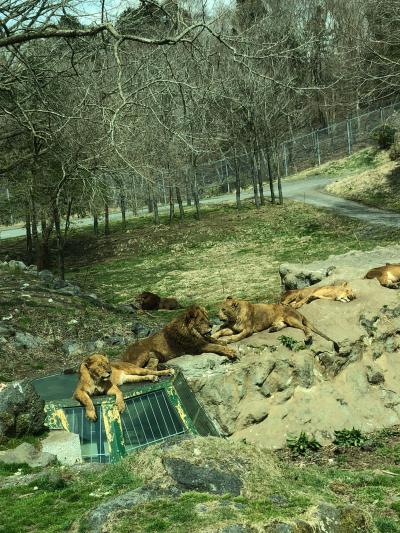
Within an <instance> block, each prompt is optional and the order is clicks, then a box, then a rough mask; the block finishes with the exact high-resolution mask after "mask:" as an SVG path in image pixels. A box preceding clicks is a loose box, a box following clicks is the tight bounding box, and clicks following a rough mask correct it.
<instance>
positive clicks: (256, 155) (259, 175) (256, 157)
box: [254, 152, 265, 205]
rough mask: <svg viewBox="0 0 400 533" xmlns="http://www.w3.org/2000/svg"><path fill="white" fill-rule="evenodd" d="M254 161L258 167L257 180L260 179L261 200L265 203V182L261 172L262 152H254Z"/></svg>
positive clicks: (262, 203)
mask: <svg viewBox="0 0 400 533" xmlns="http://www.w3.org/2000/svg"><path fill="white" fill-rule="evenodd" d="M254 163H255V165H256V169H257V181H258V190H259V192H260V202H261V205H265V198H264V184H263V179H262V172H261V154H260V152H258V153H254Z"/></svg>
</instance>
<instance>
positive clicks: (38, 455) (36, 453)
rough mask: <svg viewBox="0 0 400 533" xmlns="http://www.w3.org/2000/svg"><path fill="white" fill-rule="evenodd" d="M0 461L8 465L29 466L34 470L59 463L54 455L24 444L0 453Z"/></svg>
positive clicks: (26, 443)
mask: <svg viewBox="0 0 400 533" xmlns="http://www.w3.org/2000/svg"><path fill="white" fill-rule="evenodd" d="M0 461H1V462H2V463H6V464H25V463H26V464H27V465H29V466H30V467H32V468H38V467H40V468H43V467H45V466H49V465H50V464H53V463H55V462H56V461H57V457H56V456H55V455H53V454H52V453H47V452H42V451H40V450H37V449H36V448H35V447H34V446H32V444H29V443H28V442H23V443H22V444H20V445H19V446H17V447H16V448H14V449H12V450H5V451H0Z"/></svg>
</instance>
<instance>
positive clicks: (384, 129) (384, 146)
mask: <svg viewBox="0 0 400 533" xmlns="http://www.w3.org/2000/svg"><path fill="white" fill-rule="evenodd" d="M395 133H396V128H394V127H393V126H390V125H389V124H382V125H381V126H378V127H377V128H375V129H374V131H373V132H372V135H371V137H372V139H373V140H374V141H375V142H376V143H377V145H378V147H379V148H380V149H381V150H388V149H389V148H390V147H391V146H392V144H393V143H394V138H395Z"/></svg>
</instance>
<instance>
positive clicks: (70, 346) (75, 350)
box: [62, 340, 87, 356]
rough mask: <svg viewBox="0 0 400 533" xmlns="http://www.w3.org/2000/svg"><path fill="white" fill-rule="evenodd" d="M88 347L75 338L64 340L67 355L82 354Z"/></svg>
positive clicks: (64, 350)
mask: <svg viewBox="0 0 400 533" xmlns="http://www.w3.org/2000/svg"><path fill="white" fill-rule="evenodd" d="M85 348H87V347H85V346H83V345H82V344H80V343H79V342H78V341H75V340H67V341H65V342H64V344H63V346H62V350H63V352H64V353H65V354H66V355H69V356H74V355H82V354H83V353H85V352H86V349H85Z"/></svg>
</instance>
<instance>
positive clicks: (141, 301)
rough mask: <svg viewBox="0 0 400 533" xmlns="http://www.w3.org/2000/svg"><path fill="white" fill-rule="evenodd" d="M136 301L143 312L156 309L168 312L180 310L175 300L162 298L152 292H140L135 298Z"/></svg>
mask: <svg viewBox="0 0 400 533" xmlns="http://www.w3.org/2000/svg"><path fill="white" fill-rule="evenodd" d="M136 301H137V303H138V305H139V307H140V308H141V309H144V310H145V311H155V310H157V309H165V310H167V311H170V310H172V309H180V308H181V305H180V304H179V302H178V300H177V299H176V298H162V297H161V296H158V294H154V293H153V292H142V293H141V294H139V295H138V296H137V298H136Z"/></svg>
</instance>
